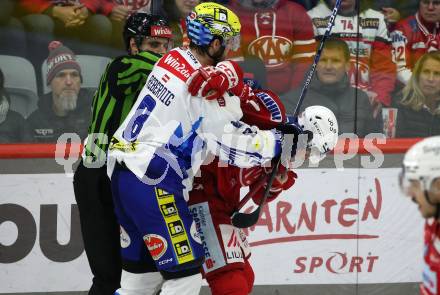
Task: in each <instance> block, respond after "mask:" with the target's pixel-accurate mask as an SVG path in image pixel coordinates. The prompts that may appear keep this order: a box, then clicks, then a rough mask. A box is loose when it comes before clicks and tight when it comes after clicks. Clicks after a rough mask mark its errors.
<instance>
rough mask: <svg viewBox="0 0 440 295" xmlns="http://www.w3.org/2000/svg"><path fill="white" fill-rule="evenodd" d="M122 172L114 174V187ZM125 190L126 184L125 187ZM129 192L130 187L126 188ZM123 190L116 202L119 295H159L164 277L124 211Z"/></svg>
mask: <svg viewBox="0 0 440 295" xmlns="http://www.w3.org/2000/svg"><path fill="white" fill-rule="evenodd" d="M119 173H120V171H119V170H118V169H116V170H115V172H114V175H113V180H114V181H113V184H116V183H118V180H119ZM120 187H121V189H124V185H123V184H121V186H120ZM124 190H125V191H127V192H128V191H129V190H130V188H125V189H124ZM124 195H125V194H123V195H121V194H120V193H119V190H114V193H113V199H114V204H115V212H116V215H117V217H118V221H119V224H120V240H121V243H120V244H121V256H122V276H121V287H120V288H119V289H118V290H117V291H116V292H115V294H119V295H153V294H156V293H157V291H158V290H159V288H160V285H161V284H162V281H163V278H162V275H161V274H160V273H159V271H158V270H157V268H156V264H155V262H154V260H153V258H152V257H151V255H150V253H149V252H148V250H147V249H146V247H145V243H144V239H143V236H142V234H141V233H140V232H139V231H138V229H137V225H136V224H135V223H134V221H133V220H132V218H131V216H130V214H128V213H127V212H126V211H125V209H124V201H125V200H123V199H122V200H121V197H123V196H124Z"/></svg>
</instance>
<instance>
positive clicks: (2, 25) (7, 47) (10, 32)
mask: <svg viewBox="0 0 440 295" xmlns="http://www.w3.org/2000/svg"><path fill="white" fill-rule="evenodd" d="M15 6H16V3H15V1H13V0H2V1H0V40H2V42H0V54H6V55H17V56H21V57H25V56H26V33H25V32H24V27H23V24H22V23H21V21H20V20H18V19H17V18H15V17H13V13H14V10H15ZM6 40H7V41H6Z"/></svg>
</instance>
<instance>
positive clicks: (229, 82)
mask: <svg viewBox="0 0 440 295" xmlns="http://www.w3.org/2000/svg"><path fill="white" fill-rule="evenodd" d="M242 80H243V72H242V70H241V69H240V67H239V66H238V64H237V63H235V62H233V61H222V62H220V63H218V64H217V66H216V67H212V66H209V67H204V68H199V69H197V70H196V71H195V72H194V73H193V74H192V75H191V77H190V79H188V91H189V93H191V95H193V96H196V95H199V96H201V97H205V98H206V99H208V100H211V99H217V98H220V97H222V96H223V95H224V94H225V92H226V91H228V90H232V88H234V91H235V92H240V93H241V92H242V91H243V87H244V84H243V81H242ZM239 84H241V87H238V88H237V87H236V86H237V85H239ZM234 94H235V93H234Z"/></svg>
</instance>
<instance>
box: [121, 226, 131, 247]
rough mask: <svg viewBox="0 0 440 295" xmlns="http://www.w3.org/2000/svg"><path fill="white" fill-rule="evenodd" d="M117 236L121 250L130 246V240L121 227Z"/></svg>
mask: <svg viewBox="0 0 440 295" xmlns="http://www.w3.org/2000/svg"><path fill="white" fill-rule="evenodd" d="M119 235H120V239H121V248H123V249H125V248H128V246H130V244H131V239H130V236H129V235H128V234H127V232H126V231H125V229H124V228H123V227H122V226H120V227H119Z"/></svg>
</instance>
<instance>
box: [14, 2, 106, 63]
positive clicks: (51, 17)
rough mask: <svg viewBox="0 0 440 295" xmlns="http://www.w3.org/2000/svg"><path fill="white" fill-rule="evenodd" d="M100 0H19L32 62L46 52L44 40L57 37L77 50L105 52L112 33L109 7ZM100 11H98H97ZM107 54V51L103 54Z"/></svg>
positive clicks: (92, 52)
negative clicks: (30, 46)
mask: <svg viewBox="0 0 440 295" xmlns="http://www.w3.org/2000/svg"><path fill="white" fill-rule="evenodd" d="M102 1H104V0H80V1H79V0H54V1H51V0H20V1H19V2H20V4H21V7H22V10H23V13H24V14H25V16H24V17H22V21H23V23H24V25H25V28H26V30H27V31H28V32H29V33H28V34H27V38H28V44H32V48H30V49H31V50H30V51H29V52H28V57H29V59H30V60H31V61H32V63H33V64H34V65H35V66H37V67H38V66H39V63H40V62H41V60H42V59H44V57H45V56H46V54H47V53H46V48H47V44H48V43H49V42H50V41H51V40H54V39H57V40H61V41H62V42H63V43H64V44H67V46H69V48H72V49H73V50H74V51H75V52H76V53H77V54H95V55H106V54H107V48H105V46H108V45H109V44H110V41H111V37H112V23H111V22H110V20H109V19H108V18H107V17H106V15H108V14H110V12H111V10H109V8H108V7H107V6H105V5H104V3H103V2H102ZM99 13H102V14H99ZM107 55H110V54H107Z"/></svg>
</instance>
